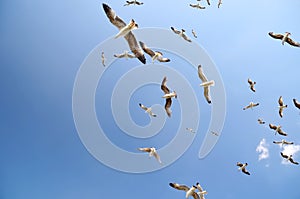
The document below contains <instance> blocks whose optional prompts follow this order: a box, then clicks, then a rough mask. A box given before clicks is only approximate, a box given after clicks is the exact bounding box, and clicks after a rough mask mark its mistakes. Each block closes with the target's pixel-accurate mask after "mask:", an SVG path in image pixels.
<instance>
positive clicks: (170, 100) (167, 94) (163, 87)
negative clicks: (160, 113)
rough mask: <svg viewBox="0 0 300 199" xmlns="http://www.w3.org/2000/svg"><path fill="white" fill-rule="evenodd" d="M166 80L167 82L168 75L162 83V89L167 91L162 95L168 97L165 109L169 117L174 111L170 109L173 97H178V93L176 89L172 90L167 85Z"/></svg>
mask: <svg viewBox="0 0 300 199" xmlns="http://www.w3.org/2000/svg"><path fill="white" fill-rule="evenodd" d="M166 82H167V77H164V79H163V81H162V83H161V86H160V88H161V90H162V91H163V92H164V93H165V95H164V96H162V97H163V98H165V99H166V103H165V110H166V112H167V115H168V116H169V117H171V113H172V111H171V110H170V107H171V105H172V97H175V98H177V93H176V92H175V91H173V92H170V90H169V89H168V87H167V86H166Z"/></svg>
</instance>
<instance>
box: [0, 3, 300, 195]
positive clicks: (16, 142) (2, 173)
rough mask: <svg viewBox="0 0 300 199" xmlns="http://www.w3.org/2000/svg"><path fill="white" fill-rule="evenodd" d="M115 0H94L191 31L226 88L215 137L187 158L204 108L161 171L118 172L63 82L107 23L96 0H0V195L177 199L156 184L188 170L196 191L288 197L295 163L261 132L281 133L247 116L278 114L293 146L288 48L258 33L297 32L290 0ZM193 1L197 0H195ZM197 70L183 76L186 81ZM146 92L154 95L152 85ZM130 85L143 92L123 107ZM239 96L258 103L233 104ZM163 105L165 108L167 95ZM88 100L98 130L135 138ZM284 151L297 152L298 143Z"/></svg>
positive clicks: (296, 120)
mask: <svg viewBox="0 0 300 199" xmlns="http://www.w3.org/2000/svg"><path fill="white" fill-rule="evenodd" d="M124 2H125V1H124ZM124 2H122V1H118V2H117V1H106V3H108V4H109V5H110V6H111V7H112V8H113V9H114V10H115V11H116V12H117V14H118V15H119V16H120V17H122V18H123V19H124V20H125V21H126V22H128V21H129V20H130V19H131V18H134V19H135V20H136V21H137V23H138V24H139V27H141V28H143V27H159V28H166V29H169V28H170V26H174V27H177V28H185V29H186V30H187V32H188V35H189V36H190V37H192V35H191V33H190V31H191V29H194V30H195V31H196V32H197V34H198V38H197V39H194V40H193V42H197V43H198V44H199V45H200V46H202V47H203V48H204V49H205V50H206V51H207V53H208V54H209V56H210V57H211V59H212V60H213V61H214V63H215V64H216V67H217V69H218V70H219V73H220V75H221V77H222V79H223V82H224V86H225V90H226V97H227V100H226V104H227V112H226V121H225V125H224V128H223V131H222V135H221V137H220V139H219V141H218V143H217V145H216V147H215V148H214V149H213V151H212V152H211V153H210V154H209V155H208V156H207V157H206V158H204V159H201V160H200V159H198V151H199V146H200V145H201V143H202V140H203V138H204V132H205V130H206V129H205V128H207V125H208V121H206V120H205V119H204V120H203V126H201V124H202V123H200V126H201V127H200V129H201V130H199V132H198V134H197V135H196V138H195V140H194V142H193V144H192V146H191V147H190V148H189V149H188V150H187V151H186V153H184V155H183V156H182V157H181V158H180V159H179V160H177V161H176V162H175V163H174V164H172V165H171V166H168V167H166V168H164V169H162V170H159V171H155V172H151V173H146V174H130V173H123V172H119V171H116V170H114V169H111V168H109V167H107V166H105V165H103V164H101V163H100V162H99V161H97V160H96V159H95V158H94V157H93V156H92V155H91V154H90V153H89V152H88V151H87V150H86V148H85V146H84V145H83V144H82V142H81V140H80V138H79V136H78V133H77V130H76V128H75V124H74V120H73V114H72V92H73V85H74V81H75V78H76V74H77V72H78V70H79V68H80V65H81V64H82V62H83V60H84V59H85V57H86V56H87V55H88V54H89V53H90V52H91V51H92V50H93V49H94V48H95V47H96V46H97V45H98V44H100V43H101V42H103V41H104V40H106V39H107V38H110V37H111V36H113V35H115V34H116V33H117V29H116V28H115V27H113V26H112V25H111V24H110V23H109V21H108V19H107V18H106V16H105V14H104V12H103V10H102V6H101V4H102V3H103V2H101V1H83V0H82V1H71V0H65V1H58V0H53V1H38V0H25V1H17V0H10V1H8V0H4V1H1V3H0V44H1V45H0V52H1V59H0V65H1V67H0V70H1V76H2V77H1V78H0V85H1V91H2V95H1V98H0V103H1V105H2V106H1V125H0V157H1V161H0V198H3V199H19V198H22V199H23V198H28V199H33V198H34V199H35V198H45V199H47V198H49V199H50V198H51V199H52V198H61V199H65V198H66V199H67V198H74V199H76V198H78V199H79V198H89V199H96V198H108V197H110V198H144V199H150V198H183V197H184V193H182V192H180V191H177V190H173V189H172V188H170V187H169V185H168V183H169V182H177V183H183V184H187V185H189V186H190V185H192V184H194V183H196V182H197V181H199V182H200V183H201V185H202V186H203V188H205V189H206V190H207V191H208V195H207V196H206V198H208V199H213V198H226V199H227V198H228V199H229V198H241V197H243V198H244V199H248V198H249V199H250V198H254V197H255V198H275V199H277V198H278V199H279V198H283V197H284V198H289V199H298V198H299V197H300V191H299V188H298V187H299V183H300V180H299V179H300V172H299V169H300V167H299V166H296V165H291V164H286V163H285V162H282V158H281V157H280V151H282V150H284V149H283V148H282V149H281V148H280V147H279V146H276V145H274V144H273V143H272V141H273V140H281V139H282V138H283V137H281V136H279V135H276V136H275V135H274V132H273V131H271V130H270V129H269V128H268V127H267V126H262V125H258V123H257V121H256V120H257V118H259V117H261V118H263V119H264V120H265V121H266V122H267V123H269V122H270V123H274V124H281V125H282V126H283V130H285V131H286V132H287V133H288V134H289V135H288V137H287V138H286V139H287V140H288V141H294V142H295V145H296V147H295V148H296V149H297V146H298V145H300V134H299V133H300V115H299V113H300V111H299V110H297V109H296V108H295V107H293V104H292V99H293V98H297V99H299V100H300V91H299V88H298V84H297V83H298V81H299V74H300V69H299V63H300V56H299V53H300V49H297V48H294V47H291V46H289V45H287V44H285V45H284V46H282V45H281V43H280V41H276V40H274V39H272V38H270V37H269V36H268V32H270V31H274V32H276V33H283V32H285V31H288V32H291V33H292V35H291V37H292V38H293V39H294V40H296V41H299V42H300V27H299V25H297V24H298V19H299V17H300V14H299V7H300V1H298V0H289V1H285V2H284V3H283V2H281V1H271V0H266V1H263V2H262V1H258V0H255V1H251V2H247V1H235V2H233V1H226V0H223V4H222V5H221V7H220V8H219V9H218V8H217V3H218V1H217V0H211V6H207V9H205V10H196V9H192V8H190V7H189V6H188V4H189V3H197V1H196V0H195V1H193V0H191V1H181V2H175V1H169V0H168V1H150V0H144V1H143V2H144V5H143V6H140V7H137V6H132V7H123V4H124ZM200 3H202V4H203V5H206V1H204V0H202V1H200ZM165 8H167V9H165ZM166 55H167V54H166ZM170 56H174V55H170ZM119 61H120V60H118V63H120V67H124V68H125V69H130V66H128V65H127V63H126V60H123V61H124V62H122V61H120V62H119ZM128 63H131V64H137V63H138V62H137V61H135V60H133V61H132V60H131V61H128ZM171 63H172V61H171V62H170V64H171ZM126 67H127V68H126ZM176 67H179V66H176ZM125 69H124V70H125ZM122 70H123V69H122ZM248 77H250V78H252V79H253V80H255V81H256V82H257V85H256V89H257V92H256V93H252V92H251V91H250V89H249V88H248V85H247V78H248ZM106 80H107V81H109V79H108V78H107V77H106ZM103 81H104V80H103ZM198 81H199V80H198V79H197V78H194V79H192V80H191V82H194V83H195V82H196V84H199V82H198ZM104 87H105V86H103V85H102V84H101V85H99V87H98V89H97V93H96V100H99V101H101V100H102V98H101V97H102V95H103V96H104V97H107V96H106V95H105V92H106V91H105V88H104ZM146 88H147V87H146ZM101 89H104V90H101ZM151 89H152V88H151ZM101 92H103V93H104V94H103V93H101ZM201 92H202V91H200V93H201ZM157 93H158V94H159V95H161V94H162V93H161V91H160V90H158V91H157ZM141 95H144V94H143V92H142V91H138V92H137V93H136V94H135V95H134V96H133V98H132V101H131V102H132V103H133V104H130V107H134V105H135V104H134V103H136V102H137V99H138V96H141ZM281 95H282V96H283V99H284V101H285V103H286V104H288V108H287V109H286V110H285V112H284V117H283V118H280V117H279V116H278V109H277V106H278V105H277V100H278V98H279V96H281ZM198 97H199V99H198V100H199V102H200V105H199V107H200V108H201V111H203V112H201V114H202V115H205V114H206V111H207V109H208V108H207V104H206V103H205V101H204V99H203V96H202V95H200V94H199V95H198ZM105 99H106V98H105ZM250 101H254V102H259V103H260V106H259V107H257V108H254V109H253V110H247V111H243V110H242V108H243V107H244V106H245V105H247V104H248V103H249V102H250ZM150 102H151V103H156V102H152V101H149V103H150ZM160 102H161V100H160V99H159V101H158V103H160ZM173 105H174V108H173V111H174V113H176V112H177V111H178V110H179V103H178V102H177V101H175V102H174V104H173ZM176 105H177V106H176ZM98 106H100V105H99V104H98V105H97V104H96V108H97V107H98ZM132 109H133V110H132V116H133V119H134V120H136V122H137V123H139V124H140V125H146V124H147V122H148V121H149V120H148V118H147V116H146V114H143V112H142V111H141V110H140V109H134V108H132ZM208 110H209V109H208ZM97 111H98V112H97V114H98V116H99V118H98V119H99V121H100V123H105V124H106V128H107V129H108V130H110V129H111V130H112V134H111V135H108V137H110V138H111V139H113V140H114V142H115V143H116V144H119V145H120V146H122V147H123V148H126V149H128V150H129V148H136V147H137V146H138V144H137V140H136V139H133V140H132V141H128V140H129V139H130V138H128V137H126V136H124V135H122V133H121V132H118V129H116V127H115V124H114V122H113V121H112V120H110V119H109V118H111V117H110V116H111V113H109V117H107V118H103V117H100V116H101V115H103V112H101V111H100V110H99V109H97ZM208 114H209V113H208ZM179 119H180V118H178V117H176V116H174V117H172V119H170V120H168V121H167V123H166V125H167V126H166V129H165V131H168V130H169V132H171V133H172V130H173V129H171V128H172V126H175V127H176V125H177V124H178V122H179ZM191 119H192V118H191ZM201 122H202V120H201ZM110 125H111V126H110ZM169 132H166V133H169ZM113 133H115V134H113ZM117 133H119V134H120V137H121V139H120V138H119V137H118V136H117ZM155 138H162V139H156V140H155ZM169 139H172V138H171V136H170V135H166V136H162V137H153V138H151V140H150V143H155V144H156V145H157V146H159V147H162V146H163V145H164V144H165V142H167V141H168V140H169ZM263 139H264V140H265V142H266V145H264V146H265V147H266V148H267V149H268V156H267V158H265V159H262V160H259V153H258V152H257V151H256V148H257V146H258V145H259V143H260V142H261V141H262V140H263ZM142 142H143V145H146V143H147V142H146V141H145V140H143V141H142ZM285 150H286V151H288V150H289V149H285ZM133 151H134V150H133ZM289 151H291V150H289ZM294 158H295V160H296V161H300V152H296V153H295V154H294ZM150 161H151V160H150ZM237 161H241V162H248V164H249V166H248V170H249V171H250V173H251V175H250V176H246V175H244V174H242V173H240V172H238V170H237V167H236V165H235V164H236V162H237ZM135 194H138V195H135Z"/></svg>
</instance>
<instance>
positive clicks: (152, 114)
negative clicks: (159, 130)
mask: <svg viewBox="0 0 300 199" xmlns="http://www.w3.org/2000/svg"><path fill="white" fill-rule="evenodd" d="M139 106H140V107H141V108H142V109H144V110H145V112H146V113H148V114H149V115H150V116H152V117H156V115H155V114H154V113H152V108H148V107H146V106H144V105H143V104H141V103H139Z"/></svg>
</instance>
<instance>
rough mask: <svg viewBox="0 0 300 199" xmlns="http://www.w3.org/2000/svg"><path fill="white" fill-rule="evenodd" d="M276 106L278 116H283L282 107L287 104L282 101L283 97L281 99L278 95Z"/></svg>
mask: <svg viewBox="0 0 300 199" xmlns="http://www.w3.org/2000/svg"><path fill="white" fill-rule="evenodd" d="M278 104H279V106H278V108H279V116H280V117H282V116H283V109H285V108H287V105H285V104H284V103H283V99H282V96H280V97H279V99H278Z"/></svg>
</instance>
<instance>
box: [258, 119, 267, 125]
mask: <svg viewBox="0 0 300 199" xmlns="http://www.w3.org/2000/svg"><path fill="white" fill-rule="evenodd" d="M257 121H258V123H259V124H265V123H266V122H265V121H263V120H262V119H260V118H258V119H257Z"/></svg>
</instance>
